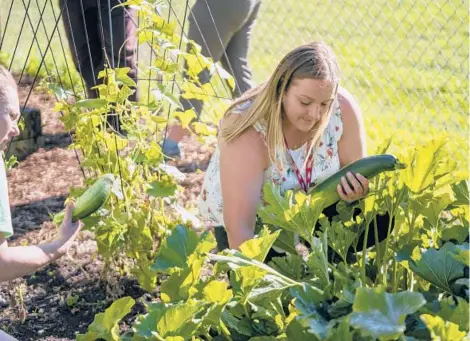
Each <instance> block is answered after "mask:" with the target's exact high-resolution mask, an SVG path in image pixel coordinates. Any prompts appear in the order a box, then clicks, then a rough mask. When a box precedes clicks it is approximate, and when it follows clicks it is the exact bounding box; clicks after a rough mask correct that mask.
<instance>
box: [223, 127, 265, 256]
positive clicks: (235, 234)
mask: <svg viewBox="0 0 470 341" xmlns="http://www.w3.org/2000/svg"><path fill="white" fill-rule="evenodd" d="M267 164H268V160H267V151H266V146H265V145H264V142H263V140H262V138H261V136H260V134H259V133H258V132H256V131H255V130H254V129H249V130H248V131H246V132H245V133H243V134H242V135H241V136H239V137H238V138H237V139H235V140H234V141H231V142H230V143H224V142H221V143H220V176H221V186H222V197H223V204H224V207H223V214H224V222H225V229H226V231H227V236H228V242H229V246H230V248H232V249H236V248H238V247H239V246H240V245H241V244H242V243H243V242H245V241H247V240H249V239H251V238H253V236H254V228H255V223H256V212H257V208H258V204H259V203H260V198H261V190H262V187H263V181H264V170H265V169H266V167H267Z"/></svg>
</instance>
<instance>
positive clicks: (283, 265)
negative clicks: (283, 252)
mask: <svg viewBox="0 0 470 341" xmlns="http://www.w3.org/2000/svg"><path fill="white" fill-rule="evenodd" d="M269 265H270V266H271V267H272V268H273V269H274V270H276V271H278V272H279V273H281V274H283V275H284V276H287V277H289V278H292V279H294V280H296V281H298V280H301V279H302V273H303V271H302V257H301V256H299V255H296V254H288V255H287V256H285V257H275V258H274V259H273V260H272V262H271V263H269Z"/></svg>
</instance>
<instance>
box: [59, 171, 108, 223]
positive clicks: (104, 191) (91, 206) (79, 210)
mask: <svg viewBox="0 0 470 341" xmlns="http://www.w3.org/2000/svg"><path fill="white" fill-rule="evenodd" d="M113 184H114V176H113V175H112V174H104V175H102V176H100V177H99V178H98V179H97V180H96V181H95V182H94V183H93V184H92V185H91V186H90V187H89V188H88V189H87V190H86V191H85V192H84V193H83V194H82V195H81V196H80V197H79V198H78V199H77V201H76V202H75V207H74V208H73V211H72V222H76V221H78V220H81V219H84V218H86V217H88V216H90V215H91V214H92V213H94V212H96V211H97V210H98V209H100V208H101V207H102V206H103V205H104V204H105V203H106V202H107V201H108V199H109V197H110V195H111V193H112V189H113ZM64 215H65V211H62V212H60V213H58V214H57V215H56V216H55V217H54V222H55V223H56V224H57V225H59V224H60V223H61V222H62V221H63V220H64Z"/></svg>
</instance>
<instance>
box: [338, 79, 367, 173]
mask: <svg viewBox="0 0 470 341" xmlns="http://www.w3.org/2000/svg"><path fill="white" fill-rule="evenodd" d="M338 99H339V105H340V109H341V117H342V119H343V134H342V136H341V139H340V140H339V142H338V154H339V161H340V164H341V167H344V166H346V165H347V164H349V163H351V162H353V161H356V160H358V159H360V158H363V157H365V156H366V155H367V150H366V131H365V127H364V119H363V118H362V113H361V110H360V109H359V105H358V104H357V103H356V101H355V100H354V97H353V96H352V95H351V94H350V93H349V92H348V91H347V90H345V89H344V88H340V90H339V94H338Z"/></svg>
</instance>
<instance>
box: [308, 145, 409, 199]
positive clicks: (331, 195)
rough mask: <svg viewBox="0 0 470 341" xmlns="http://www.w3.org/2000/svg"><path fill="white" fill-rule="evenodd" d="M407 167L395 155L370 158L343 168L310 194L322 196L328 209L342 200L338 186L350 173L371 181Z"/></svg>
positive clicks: (312, 189) (314, 188) (310, 191)
mask: <svg viewBox="0 0 470 341" xmlns="http://www.w3.org/2000/svg"><path fill="white" fill-rule="evenodd" d="M405 167H406V166H405V164H404V163H401V162H400V161H398V160H397V159H396V158H395V157H394V156H393V155H389V154H383V155H373V156H368V157H365V158H362V159H359V160H356V161H354V162H352V163H350V164H349V165H347V166H345V167H343V168H341V169H340V170H339V171H338V172H336V173H335V174H333V175H331V176H329V177H328V178H326V179H325V180H324V181H323V182H321V183H320V184H318V185H317V186H315V187H313V188H311V189H310V190H309V192H308V194H310V195H312V196H314V195H316V194H321V195H322V196H323V197H324V199H325V207H328V206H330V205H333V204H334V203H335V202H337V201H339V200H340V197H339V194H338V191H337V186H338V184H340V183H341V178H342V177H346V175H347V173H348V172H351V173H352V174H357V173H359V174H361V175H362V176H364V177H365V178H367V179H368V180H370V179H372V178H373V177H375V176H377V175H379V174H380V173H382V172H386V171H393V170H397V169H403V168H405Z"/></svg>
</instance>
